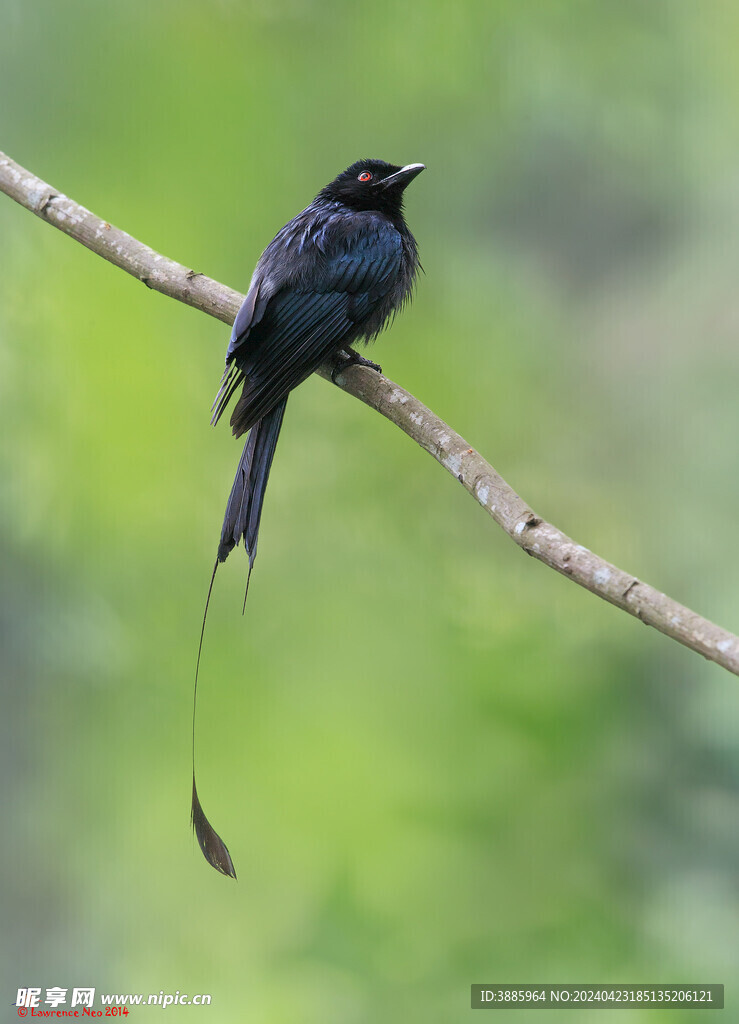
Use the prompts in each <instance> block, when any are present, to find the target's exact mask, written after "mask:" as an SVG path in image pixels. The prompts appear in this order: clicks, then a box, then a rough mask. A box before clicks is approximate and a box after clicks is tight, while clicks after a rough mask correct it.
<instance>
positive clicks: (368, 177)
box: [359, 171, 372, 181]
mask: <svg viewBox="0 0 739 1024" xmlns="http://www.w3.org/2000/svg"><path fill="white" fill-rule="evenodd" d="M371 179H372V175H371V174H370V172H369V171H362V173H361V174H360V175H359V180H360V181H371Z"/></svg>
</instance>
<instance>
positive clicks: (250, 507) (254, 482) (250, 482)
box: [190, 398, 287, 878]
mask: <svg viewBox="0 0 739 1024" xmlns="http://www.w3.org/2000/svg"><path fill="white" fill-rule="evenodd" d="M286 405H287V398H285V399H283V400H282V401H281V402H280V403H279V405H276V406H275V407H274V409H272V410H271V411H270V412H268V413H267V415H266V416H263V417H262V419H261V420H259V422H258V423H255V424H254V426H253V427H252V428H251V430H250V431H249V437H248V438H247V441H246V444H245V445H244V451H243V452H242V454H241V459H240V460H239V466H238V469H237V470H236V478H235V480H234V483H233V487H232V488H231V494H230V495H229V499H228V505H227V506H226V515H225V517H224V520H223V527H222V528H221V540H220V543H219V545H218V557H217V560H216V563H215V565H214V567H213V575H212V576H211V579H210V586H209V588H208V597H207V599H206V601H205V612H204V614H203V625H202V628H201V630H200V645H199V647H198V660H197V666H196V668H195V688H194V691H193V704H192V804H191V811H190V820H191V823H192V827H193V828H194V830H195V835H196V836H197V837H198V843H199V844H200V849H201V850H202V851H203V856H204V857H205V859H206V860H207V861H208V863H209V864H210V865H211V866H212V867H214V868H215V869H216V871H220V872H221V873H222V874H224V875H229V876H230V877H231V878H236V871H235V869H234V866H233V861H232V860H231V856H230V854H229V852H228V847H227V846H226V844H225V843H224V842H223V840H222V839H221V837H220V836H219V835H218V833H217V832H216V830H215V829H214V828H213V826H212V825H211V823H210V822H209V821H208V819H207V818H206V816H205V812H204V811H203V808H202V807H201V805H200V800H199V799H198V791H197V787H196V785H195V708H196V705H197V693H198V672H199V669H200V655H201V652H202V649H203V636H204V635H205V620H206V619H207V617H208V605H209V603H210V595H211V593H212V591H213V582H214V580H215V578H216V572H217V570H218V566H219V564H220V563H221V562H225V561H226V559H227V558H228V556H229V554H230V553H231V551H233V549H234V548H235V547H236V545H237V544H238V543H239V541H240V540H242V539H243V541H244V547H245V548H246V553H247V555H248V556H249V571H248V575H247V577H246V592H245V594H244V605H246V595H247V594H248V593H249V580H250V579H251V571H252V569H253V568H254V559H255V558H256V556H257V541H258V539H259V521H260V519H261V517H262V505H263V504H264V495H265V492H266V489H267V480H268V479H269V471H270V469H271V468H272V459H273V458H274V454H275V448H276V447H277V438H278V437H279V436H280V428H281V427H282V418H283V416H284V414H285V406H286Z"/></svg>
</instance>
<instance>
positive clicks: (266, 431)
mask: <svg viewBox="0 0 739 1024" xmlns="http://www.w3.org/2000/svg"><path fill="white" fill-rule="evenodd" d="M286 405H287V398H283V400H282V401H281V402H280V403H279V404H278V405H276V406H275V407H274V409H272V410H271V412H268V413H267V415H266V416H263V417H262V419H261V420H259V422H258V423H255V424H254V426H253V427H252V428H251V430H250V431H249V437H248V438H247V440H246V444H245V445H244V451H243V453H242V455H241V460H240V462H239V468H238V469H237V470H236V479H235V480H234V485H233V487H232V488H231V494H230V496H229V499H228V505H227V506H226V515H225V518H224V520H223V527H222V528H221V543H220V544H219V545H218V561H219V562H225V561H226V559H227V558H228V556H229V554H230V552H231V551H232V550H233V549H234V548H235V547H236V545H237V544H238V543H239V541H240V540H242V538H243V541H244V547H245V548H246V553H247V554H248V556H249V572H250V573H251V570H252V568H253V566H254V559H255V558H256V557H257V540H258V538H259V520H260V519H261V517H262V505H263V503H264V492H265V491H266V489H267V480H268V479H269V471H270V469H271V467H272V459H273V458H274V454H275V448H276V447H277V438H278V437H279V436H280V428H281V426H282V417H283V416H284V415H285V406H286Z"/></svg>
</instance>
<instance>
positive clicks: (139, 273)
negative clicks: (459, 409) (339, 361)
mask: <svg viewBox="0 0 739 1024" xmlns="http://www.w3.org/2000/svg"><path fill="white" fill-rule="evenodd" d="M0 191H3V192H5V193H6V194H7V195H9V196H10V197H11V198H12V199H15V201H16V202H17V203H20V204H21V206H25V207H26V209H28V210H30V211H31V212H32V213H35V214H36V216H38V217H40V218H41V219H42V220H45V221H46V222H47V223H49V224H53V225H54V227H57V228H59V229H60V231H64V232H65V234H67V235H70V236H71V237H72V238H75V239H76V240H77V241H78V242H82V244H83V245H85V246H87V248H88V249H92V251H93V252H96V253H97V254H98V255H99V256H102V257H103V258H104V259H106V260H108V261H109V262H111V263H114V264H115V265H116V266H117V267H120V268H121V270H125V271H126V273H128V274H131V275H132V276H133V277H136V278H138V279H139V280H140V281H143V282H144V284H146V285H147V287H149V288H153V289H154V290H155V291H159V292H162V293H163V294H164V295H169V296H170V297H171V298H173V299H178V300H179V301H180V302H185V303H187V305H189V306H194V307H195V308H196V309H200V310H202V311H203V312H204V313H208V314H209V315H210V316H214V317H216V318H217V319H218V320H222V321H223V322H224V323H227V324H231V323H232V322H233V320H234V317H235V316H236V312H237V310H238V308H239V306H240V305H241V302H242V300H243V295H241V294H240V293H239V292H237V291H234V290H233V289H232V288H227V287H226V286H225V285H222V284H219V283H218V282H217V281H213V280H212V279H211V278H209V277H206V276H205V275H204V274H200V273H196V272H195V271H193V270H190V269H188V268H187V267H184V266H182V264H181V263H175V262H174V261H173V260H170V259H167V258H166V257H165V256H162V255H161V254H160V253H158V252H155V251H154V250H153V249H150V248H149V247H148V246H146V245H143V244H142V243H141V242H138V241H137V240H136V239H135V238H132V237H131V236H130V235H128V234H126V232H125V231H120V230H119V229H118V228H115V227H113V226H112V225H111V224H109V223H108V222H107V221H104V220H101V219H100V218H99V217H97V216H95V214H93V213H90V211H89V210H86V209H85V208H84V207H83V206H80V205H79V204H78V203H75V202H74V201H73V200H71V199H69V198H68V197H67V196H65V195H62V194H61V193H60V192H58V191H57V190H56V189H54V188H52V187H51V186H50V185H47V183H46V182H44V181H42V180H41V179H40V178H37V177H36V176H35V175H34V174H31V173H30V172H29V171H27V170H25V169H24V168H23V167H21V166H19V165H18V164H16V163H14V162H13V161H12V160H11V159H10V158H9V157H7V156H5V155H4V154H3V153H0ZM319 373H320V374H321V376H323V377H325V378H327V379H329V380H330V368H329V367H324V368H322V369H321V370H320V371H319ZM336 383H337V384H338V386H339V387H340V388H341V389H342V390H343V391H346V392H347V393H348V394H351V395H354V397H355V398H358V399H360V401H362V402H364V403H365V404H366V405H369V406H371V407H372V408H373V409H376V410H377V412H379V413H381V414H382V415H383V416H385V417H387V419H389V420H391V421H392V422H393V423H395V424H396V426H398V427H400V429H401V430H403V431H404V432H405V433H406V434H407V435H408V436H409V437H410V438H412V440H414V441H415V442H416V443H417V444H419V445H420V446H421V447H422V448H423V449H425V450H426V451H427V452H429V454H430V455H432V456H433V457H434V458H435V459H436V461H437V462H439V463H440V464H441V465H442V466H443V467H444V468H445V469H446V470H447V471H448V472H449V473H451V474H452V476H454V477H455V478H456V479H457V480H459V482H460V483H461V484H462V486H463V487H464V488H465V490H467V491H469V492H470V494H471V495H472V496H473V497H474V498H475V499H476V500H477V501H478V502H479V504H480V505H482V507H483V508H484V509H485V510H486V512H488V513H489V515H491V516H492V517H493V519H494V520H495V521H496V523H497V524H498V525H499V526H500V527H502V529H503V530H505V532H506V533H507V534H508V536H509V537H510V538H511V539H512V540H513V541H515V543H516V544H518V545H519V547H522V548H523V549H524V551H526V552H527V553H528V554H530V555H533V556H534V558H538V559H539V560H540V561H542V562H544V563H545V564H546V565H548V566H550V567H551V568H552V569H556V570H557V572H559V573H562V575H563V576H566V577H567V578H568V579H570V580H572V581H573V582H574V583H577V584H579V585H580V586H581V587H585V589H586V590H589V591H591V593H593V594H597V595H598V596H599V597H602V598H603V599H604V600H605V601H609V602H610V603H611V604H615V605H617V606H618V607H619V608H622V609H623V610H624V611H626V612H628V613H629V614H630V615H634V616H636V618H638V619H640V620H641V621H642V622H644V623H645V624H646V625H648V626H654V628H655V629H658V630H659V631H660V632H661V633H664V634H665V635H666V636H669V637H672V639H673V640H677V641H678V642H679V643H681V644H684V645H685V646H686V647H689V648H690V649H691V650H693V651H696V652H697V653H698V654H702V655H703V656H704V657H705V658H708V659H710V660H711V661H715V662H716V663H717V664H718V665H721V666H722V667H723V668H725V669H728V671H729V672H733V673H734V674H735V675H739V637H737V636H734V635H733V634H732V633H728V632H727V631H726V630H724V629H721V628H720V627H719V626H716V625H714V623H712V622H709V621H708V620H707V619H704V618H702V617H701V616H700V615H697V614H696V613H695V612H693V611H691V610H690V609H689V608H686V607H684V606H683V605H681V604H678V603H677V602H676V601H673V600H672V599H671V598H669V597H667V596H666V595H665V594H661V593H660V592H659V591H657V590H655V589H654V587H650V586H649V585H648V584H647V583H642V582H641V581H640V580H638V579H636V578H635V577H634V576H631V575H629V574H628V573H626V572H624V571H623V570H621V569H618V568H617V567H616V566H615V565H611V564H610V563H609V562H605V561H604V560H603V559H602V558H599V557H598V555H595V554H594V553H593V552H592V551H588V549H587V548H584V547H583V546H582V545H581V544H576V543H575V541H573V540H571V539H570V538H569V537H567V536H566V535H565V534H564V533H562V532H561V531H560V530H558V529H557V528H556V527H555V526H552V525H551V523H547V522H545V521H544V520H543V519H541V518H540V517H539V516H537V515H536V514H535V513H534V512H532V511H531V509H530V508H529V507H528V506H527V505H526V503H525V502H524V500H523V499H522V498H521V497H519V495H518V494H516V492H515V491H514V490H513V488H511V487H510V486H509V485H508V484H507V483H506V482H505V480H503V478H502V477H501V476H500V475H499V474H498V473H497V472H496V471H495V470H494V469H493V467H492V466H491V465H490V464H489V463H488V462H486V461H485V459H483V457H482V456H481V455H480V454H479V453H478V452H476V451H475V450H474V448H470V446H469V445H468V444H467V442H466V441H465V440H464V438H462V437H460V435H459V434H457V433H456V432H455V431H454V430H452V428H451V427H449V426H448V425H447V424H446V423H444V421H443V420H441V419H439V417H438V416H436V415H435V414H434V413H433V412H431V410H430V409H427V408H426V406H425V405H423V404H422V403H421V402H419V401H418V400H417V399H416V398H414V397H413V395H411V394H409V392H407V391H405V390H404V389H403V388H401V387H399V386H398V385H397V384H394V383H393V382H392V381H391V380H388V379H387V378H386V377H383V376H382V375H381V374H378V373H376V372H375V371H374V370H371V369H368V368H365V367H360V366H353V367H350V368H348V369H347V370H346V371H343V372H342V373H340V374H338V375H337V377H336Z"/></svg>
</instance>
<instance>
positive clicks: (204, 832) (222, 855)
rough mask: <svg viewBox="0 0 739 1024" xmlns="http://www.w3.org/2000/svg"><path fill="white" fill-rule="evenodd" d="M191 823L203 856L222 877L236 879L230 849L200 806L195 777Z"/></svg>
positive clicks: (193, 781)
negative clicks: (226, 876)
mask: <svg viewBox="0 0 739 1024" xmlns="http://www.w3.org/2000/svg"><path fill="white" fill-rule="evenodd" d="M190 821H191V822H192V827H193V829H194V830H195V835H196V836H197V837H198V843H199V844H200V849H201V850H202V851H203V856H204V857H205V859H206V860H207V861H208V863H209V864H210V866H211V867H213V868H215V869H216V871H220V872H221V874H222V875H228V876H229V878H234V879H235V878H236V870H235V868H234V866H233V861H232V860H231V854H230V853H229V852H228V847H227V846H226V844H225V843H224V841H223V840H222V839H221V837H220V836H219V835H218V833H217V832H216V830H215V829H214V828H213V826H212V825H211V823H210V822H209V821H208V819H207V818H206V817H205V813H204V811H203V808H202V807H201V806H200V800H198V791H197V788H196V786H195V776H193V780H192V810H191V812H190Z"/></svg>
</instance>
